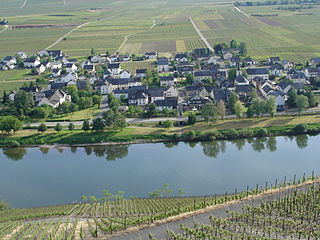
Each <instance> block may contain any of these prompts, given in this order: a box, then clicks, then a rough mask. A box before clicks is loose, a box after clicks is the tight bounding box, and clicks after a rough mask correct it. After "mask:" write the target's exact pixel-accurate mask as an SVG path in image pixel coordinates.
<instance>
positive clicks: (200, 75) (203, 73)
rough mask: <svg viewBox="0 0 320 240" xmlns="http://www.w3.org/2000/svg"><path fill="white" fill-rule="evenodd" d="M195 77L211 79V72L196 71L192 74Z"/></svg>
mask: <svg viewBox="0 0 320 240" xmlns="http://www.w3.org/2000/svg"><path fill="white" fill-rule="evenodd" d="M194 76H195V77H212V72H211V71H209V70H203V71H196V72H194Z"/></svg>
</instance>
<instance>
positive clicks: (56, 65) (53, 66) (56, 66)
mask: <svg viewBox="0 0 320 240" xmlns="http://www.w3.org/2000/svg"><path fill="white" fill-rule="evenodd" d="M50 67H51V69H52V70H53V69H61V68H62V63H61V62H53V63H51V64H50Z"/></svg>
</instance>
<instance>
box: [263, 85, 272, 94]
mask: <svg viewBox="0 0 320 240" xmlns="http://www.w3.org/2000/svg"><path fill="white" fill-rule="evenodd" d="M262 89H263V91H264V92H265V93H269V92H270V91H272V88H271V87H270V86H269V85H268V84H266V85H265V86H264V87H263V88H262Z"/></svg>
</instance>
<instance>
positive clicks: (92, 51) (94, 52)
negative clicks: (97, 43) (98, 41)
mask: <svg viewBox="0 0 320 240" xmlns="http://www.w3.org/2000/svg"><path fill="white" fill-rule="evenodd" d="M90 53H91V56H95V55H96V50H95V49H94V48H91V51H90Z"/></svg>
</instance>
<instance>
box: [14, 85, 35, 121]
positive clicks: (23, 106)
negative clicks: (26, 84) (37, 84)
mask: <svg viewBox="0 0 320 240" xmlns="http://www.w3.org/2000/svg"><path fill="white" fill-rule="evenodd" d="M14 106H15V107H16V109H17V114H19V115H26V116H28V115H29V114H30V112H31V111H32V108H33V106H34V98H33V95H32V94H31V93H28V92H25V91H19V92H17V94H16V95H15V97H14Z"/></svg>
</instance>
